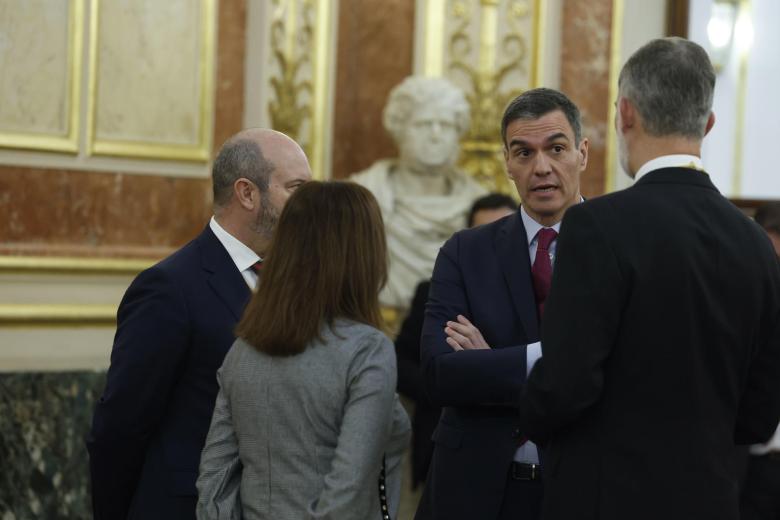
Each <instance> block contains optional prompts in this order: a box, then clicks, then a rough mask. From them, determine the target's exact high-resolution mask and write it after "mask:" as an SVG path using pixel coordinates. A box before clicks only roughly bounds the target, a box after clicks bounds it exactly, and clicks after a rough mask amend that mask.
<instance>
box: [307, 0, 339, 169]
mask: <svg viewBox="0 0 780 520" xmlns="http://www.w3.org/2000/svg"><path fill="white" fill-rule="evenodd" d="M332 9H333V1H332V0H317V21H316V23H315V28H314V58H313V69H314V70H313V72H314V92H312V98H313V99H312V118H311V119H312V125H311V146H310V150H311V169H312V172H313V175H314V178H315V179H316V180H324V179H325V178H326V177H329V176H330V175H329V171H328V170H329V165H330V161H329V160H328V155H327V151H328V150H329V149H330V136H331V134H332V132H331V131H330V129H329V128H328V125H329V121H330V113H331V111H330V106H331V104H330V102H329V96H328V93H329V91H330V89H329V88H328V86H329V81H328V79H329V77H330V72H331V69H330V64H331V63H332V61H333V35H332V32H333V31H332V23H333V22H332V18H331V17H332ZM326 141H327V142H326Z"/></svg>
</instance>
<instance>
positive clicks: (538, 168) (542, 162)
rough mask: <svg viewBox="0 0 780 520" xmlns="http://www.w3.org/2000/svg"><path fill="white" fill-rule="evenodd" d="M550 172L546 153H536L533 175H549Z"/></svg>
mask: <svg viewBox="0 0 780 520" xmlns="http://www.w3.org/2000/svg"><path fill="white" fill-rule="evenodd" d="M550 173H552V166H551V163H550V160H549V158H548V157H547V154H544V153H538V154H536V160H535V161H534V175H549V174H550Z"/></svg>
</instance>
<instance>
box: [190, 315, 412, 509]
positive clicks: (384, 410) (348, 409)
mask: <svg viewBox="0 0 780 520" xmlns="http://www.w3.org/2000/svg"><path fill="white" fill-rule="evenodd" d="M322 339H323V341H315V342H313V343H312V344H311V345H310V346H309V347H308V348H307V349H306V350H305V351H304V352H303V353H301V354H299V355H296V356H291V357H272V356H268V355H266V354H263V353H261V352H259V351H257V350H256V349H254V348H253V347H252V346H250V345H249V344H247V343H246V342H245V341H243V340H241V339H238V340H236V342H235V343H234V344H233V347H232V348H231V349H230V351H229V352H228V354H227V356H226V357H225V361H224V363H223V365H222V368H220V370H219V372H218V373H217V378H218V381H219V385H220V391H219V394H218V396H217V401H216V405H215V408H214V416H213V418H212V421H211V428H210V430H209V434H208V438H207V439H206V445H205V447H204V448H203V452H202V454H201V459H200V476H199V478H198V482H197V487H198V507H197V513H198V518H199V519H220V520H221V519H239V518H244V519H269V520H271V519H272V520H285V519H289V520H301V519H334V520H335V519H338V520H349V519H355V520H366V519H380V518H381V514H380V504H379V491H378V489H377V481H378V477H379V472H380V467H381V463H382V456H383V455H386V458H387V470H386V472H387V479H388V480H387V487H388V502H389V505H390V512H391V518H397V515H398V502H399V496H400V480H401V475H400V466H401V464H400V461H401V455H402V452H403V450H404V448H405V447H406V444H407V442H408V440H409V431H410V427H409V419H408V417H407V416H406V413H405V412H404V410H403V408H402V407H401V404H400V402H399V401H398V397H397V396H396V394H395V385H396V360H395V351H394V349H393V344H392V343H391V341H390V340H389V339H388V338H387V337H386V336H385V335H384V334H382V333H381V332H380V331H378V330H377V329H375V328H373V327H370V326H368V325H363V324H359V323H356V322H352V321H347V320H337V321H336V323H335V324H334V327H333V328H332V329H331V328H329V327H323V331H322Z"/></svg>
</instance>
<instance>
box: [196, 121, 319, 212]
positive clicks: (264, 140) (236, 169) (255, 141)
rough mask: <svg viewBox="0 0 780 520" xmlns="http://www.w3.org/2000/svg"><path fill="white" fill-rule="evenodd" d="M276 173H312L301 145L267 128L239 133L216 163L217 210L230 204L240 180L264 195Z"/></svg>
mask: <svg viewBox="0 0 780 520" xmlns="http://www.w3.org/2000/svg"><path fill="white" fill-rule="evenodd" d="M277 169H284V170H289V169H295V170H301V171H302V170H306V171H309V163H308V161H307V160H306V155H305V154H304V153H303V150H302V149H301V147H300V146H299V145H298V143H296V142H295V141H293V140H292V139H290V138H289V137H287V136H286V135H284V134H283V133H281V132H277V131H276V130H269V129H265V128H250V129H247V130H243V131H241V132H239V133H237V134H236V135H234V136H233V137H231V138H230V139H228V140H227V141H225V144H223V145H222V148H221V149H220V150H219V153H218V154H217V157H216V159H214V166H213V168H212V181H213V188H214V204H215V205H216V206H217V207H224V206H226V205H227V204H229V203H230V201H231V199H232V198H233V188H234V184H235V183H236V181H237V180H238V179H241V178H243V179H247V180H249V181H251V182H252V183H253V184H255V185H256V186H257V188H258V189H259V190H260V192H261V193H265V192H266V191H267V190H268V186H269V183H270V181H271V176H272V175H273V174H274V172H275V171H276V170H277ZM309 175H310V173H309Z"/></svg>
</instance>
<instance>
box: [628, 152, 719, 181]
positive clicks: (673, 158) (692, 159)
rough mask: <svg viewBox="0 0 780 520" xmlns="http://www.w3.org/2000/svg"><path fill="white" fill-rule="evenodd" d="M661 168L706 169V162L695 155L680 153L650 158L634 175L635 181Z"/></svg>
mask: <svg viewBox="0 0 780 520" xmlns="http://www.w3.org/2000/svg"><path fill="white" fill-rule="evenodd" d="M661 168H693V169H694V170H701V171H704V164H703V163H702V162H701V158H699V157H696V156H695V155H687V154H678V155H662V156H661V157H656V158H655V159H650V160H649V161H647V162H646V163H645V164H643V165H642V167H641V168H639V170H637V172H636V175H634V182H636V181H638V180H639V179H640V177H643V176H644V175H646V174H647V173H650V172H651V171H653V170H660V169H661Z"/></svg>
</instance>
